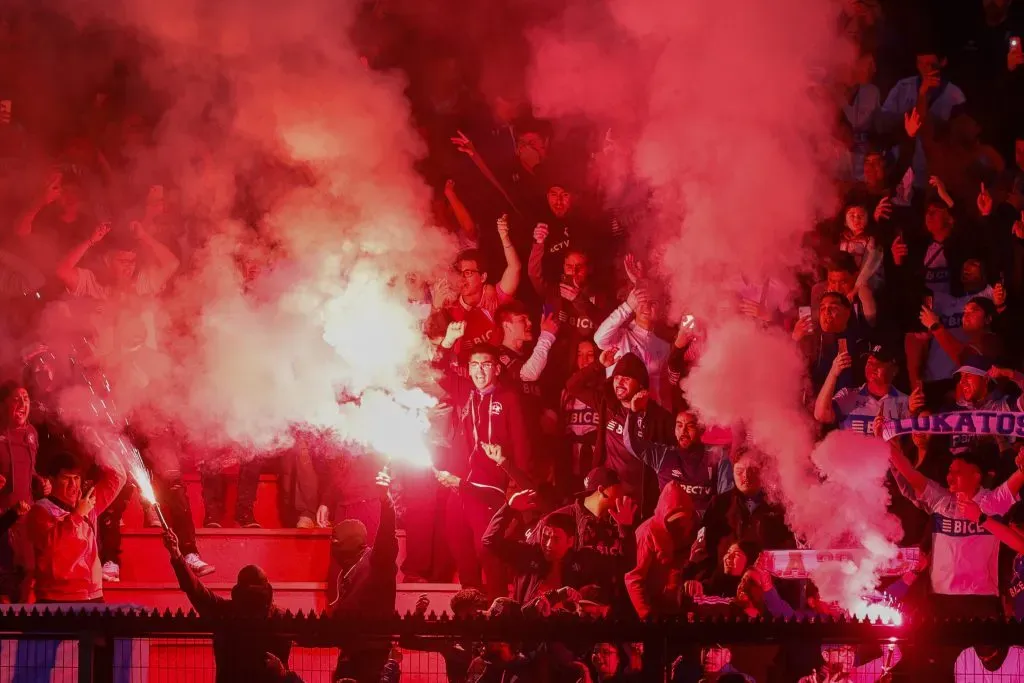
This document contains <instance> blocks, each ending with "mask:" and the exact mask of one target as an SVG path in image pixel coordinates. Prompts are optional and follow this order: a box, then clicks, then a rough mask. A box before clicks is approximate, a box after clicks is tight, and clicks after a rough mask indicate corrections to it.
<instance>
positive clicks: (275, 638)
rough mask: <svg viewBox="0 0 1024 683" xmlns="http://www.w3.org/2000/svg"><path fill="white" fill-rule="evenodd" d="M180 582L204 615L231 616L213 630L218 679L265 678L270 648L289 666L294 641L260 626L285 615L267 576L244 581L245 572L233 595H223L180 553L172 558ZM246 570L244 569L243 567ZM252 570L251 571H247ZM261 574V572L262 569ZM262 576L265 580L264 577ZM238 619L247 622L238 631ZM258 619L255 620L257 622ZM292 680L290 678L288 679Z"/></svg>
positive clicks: (230, 681)
mask: <svg viewBox="0 0 1024 683" xmlns="http://www.w3.org/2000/svg"><path fill="white" fill-rule="evenodd" d="M171 566H172V567H173V568H174V575H175V576H176V577H177V578H178V586H180V587H181V590H182V591H183V592H184V593H185V595H186V596H187V597H188V601H189V602H190V603H192V606H193V607H194V608H195V610H196V612H198V613H199V616H201V617H213V618H215V619H228V620H230V621H228V624H227V627H226V628H224V629H222V630H221V631H219V632H215V633H214V634H213V658H214V661H215V662H216V664H217V683H233V682H234V681H254V680H262V679H263V678H264V677H266V671H267V666H266V664H265V662H264V656H265V653H267V652H269V653H271V654H273V655H274V656H275V657H277V658H278V659H280V660H281V662H282V663H283V664H284V665H285V666H287V665H288V656H289V654H291V649H292V641H291V638H289V637H287V636H285V635H279V634H276V633H274V629H273V628H270V627H269V625H268V627H265V628H260V626H261V624H260V623H259V622H260V621H266V622H268V624H269V621H270V620H273V619H277V618H280V617H281V616H283V613H282V612H281V610H280V609H279V608H277V607H275V606H274V589H273V587H272V586H271V585H270V582H269V581H267V580H266V576H265V575H262V576H256V575H255V573H253V575H251V576H249V577H248V579H250V580H247V581H245V583H243V582H242V579H243V578H246V577H243V575H242V574H240V575H239V583H238V584H237V585H236V586H235V587H234V588H232V589H231V598H230V599H229V598H225V597H221V596H219V595H217V594H215V593H214V592H213V591H211V590H210V589H209V588H207V587H206V586H204V585H203V582H202V581H200V580H199V579H198V578H197V577H196V575H195V574H193V573H192V570H191V569H189V568H188V565H187V564H185V560H184V559H183V558H182V556H181V555H178V556H177V557H172V558H171ZM242 571H243V572H246V570H245V569H243V570H242ZM246 573H249V572H246ZM260 574H261V572H260ZM261 579H262V580H261ZM236 620H245V621H246V624H247V625H248V626H251V628H246V629H244V630H243V631H241V632H237V631H235V630H234V629H232V628H231V627H230V626H231V624H232V623H235V625H237V621H236ZM254 622H255V623H254ZM286 680H290V679H286Z"/></svg>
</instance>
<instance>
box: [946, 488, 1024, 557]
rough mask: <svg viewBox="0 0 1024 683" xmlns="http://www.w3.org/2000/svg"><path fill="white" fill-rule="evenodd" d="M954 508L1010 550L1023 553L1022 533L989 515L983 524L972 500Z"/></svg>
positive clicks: (962, 502)
mask: <svg viewBox="0 0 1024 683" xmlns="http://www.w3.org/2000/svg"><path fill="white" fill-rule="evenodd" d="M956 506H957V509H958V510H959V511H960V513H961V514H962V515H963V516H964V517H966V518H967V519H968V520H970V521H972V522H974V523H975V524H979V525H980V526H981V528H982V529H984V530H985V531H987V532H989V533H990V534H992V535H993V536H995V537H996V538H998V539H999V541H1000V542H1001V543H1004V544H1006V545H1007V546H1009V547H1010V548H1012V549H1013V550H1014V552H1018V553H1024V533H1021V532H1020V531H1017V530H1016V529H1014V528H1013V527H1010V526H1008V525H1006V524H1003V523H1002V522H1001V521H999V519H997V518H996V517H991V516H989V515H985V521H984V522H983V521H981V517H982V512H981V507H979V506H978V504H977V503H975V502H974V501H973V500H960V501H957V504H956Z"/></svg>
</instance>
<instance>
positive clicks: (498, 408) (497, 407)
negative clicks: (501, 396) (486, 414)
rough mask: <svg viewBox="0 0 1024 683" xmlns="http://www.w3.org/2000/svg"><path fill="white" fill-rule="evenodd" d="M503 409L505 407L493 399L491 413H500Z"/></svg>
mask: <svg viewBox="0 0 1024 683" xmlns="http://www.w3.org/2000/svg"><path fill="white" fill-rule="evenodd" d="M504 409H505V407H504V406H503V405H501V404H500V403H498V402H497V401H493V402H492V403H491V415H501V411H503V410H504Z"/></svg>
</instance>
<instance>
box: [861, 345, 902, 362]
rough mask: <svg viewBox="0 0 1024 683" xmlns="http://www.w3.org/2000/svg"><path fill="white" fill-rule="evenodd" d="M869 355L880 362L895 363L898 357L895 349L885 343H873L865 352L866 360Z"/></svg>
mask: <svg viewBox="0 0 1024 683" xmlns="http://www.w3.org/2000/svg"><path fill="white" fill-rule="evenodd" d="M868 356H871V357H873V358H874V359H875V360H877V361H878V362H880V363H895V362H896V358H897V356H896V353H895V351H893V350H892V349H891V348H890V347H888V346H886V345H885V344H872V345H871V346H870V347H869V348H868V350H867V351H866V352H865V353H864V355H863V357H864V360H867V359H868Z"/></svg>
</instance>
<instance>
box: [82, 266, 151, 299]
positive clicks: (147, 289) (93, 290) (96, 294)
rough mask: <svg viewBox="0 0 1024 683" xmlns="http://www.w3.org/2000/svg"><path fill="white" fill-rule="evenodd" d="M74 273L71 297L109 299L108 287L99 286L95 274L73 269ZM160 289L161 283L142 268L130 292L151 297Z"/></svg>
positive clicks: (87, 270) (85, 269)
mask: <svg viewBox="0 0 1024 683" xmlns="http://www.w3.org/2000/svg"><path fill="white" fill-rule="evenodd" d="M75 273H76V274H77V278H76V280H77V286H76V287H75V288H74V289H73V290H72V289H69V290H68V293H69V294H71V296H76V297H89V298H91V299H109V298H110V295H111V291H110V287H107V286H106V285H101V284H100V282H99V280H97V279H96V273H94V272H92V271H91V270H89V269H88V268H75ZM162 287H163V283H162V282H159V281H158V280H157V278H156V276H155V274H154V273H153V271H152V270H150V269H148V268H143V269H142V270H140V271H139V274H138V276H137V277H136V278H135V282H133V283H132V289H131V292H132V293H133V294H136V295H138V296H152V295H153V294H157V293H158V292H159V291H160V289H161V288H162Z"/></svg>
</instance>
